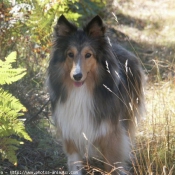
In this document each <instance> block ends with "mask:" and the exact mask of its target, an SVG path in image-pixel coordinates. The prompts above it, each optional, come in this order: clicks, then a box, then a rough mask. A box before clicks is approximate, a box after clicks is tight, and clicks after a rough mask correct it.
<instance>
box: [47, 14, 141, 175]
mask: <svg viewBox="0 0 175 175" xmlns="http://www.w3.org/2000/svg"><path fill="white" fill-rule="evenodd" d="M104 34H105V27H104V25H103V22H102V20H101V18H100V17H98V16H96V17H95V18H93V19H92V20H91V21H90V22H89V23H88V24H87V26H86V27H85V28H84V29H83V30H79V29H77V28H76V26H74V25H73V24H71V23H70V22H69V21H67V19H66V18H65V17H64V16H61V17H60V18H59V20H58V23H57V25H56V27H55V40H54V47H53V53H52V55H51V61H50V64H49V69H48V87H49V92H50V98H51V102H52V109H53V118H54V121H55V123H56V127H57V130H58V131H59V132H60V133H61V135H62V139H63V144H64V148H65V152H66V154H67V156H68V167H69V170H70V171H77V173H78V174H81V170H80V169H81V167H82V162H81V161H82V158H83V156H84V155H85V154H86V155H88V157H91V156H94V157H95V156H96V155H98V156H100V157H102V158H103V159H104V160H105V162H106V164H104V165H105V170H106V171H111V168H113V167H120V166H123V167H124V166H125V165H126V162H127V161H129V158H130V151H131V149H130V144H131V142H132V141H133V139H134V128H135V121H136V120H139V118H140V115H141V111H142V108H143V71H142V69H141V66H140V64H139V61H138V60H137V58H136V57H135V56H134V55H133V54H131V53H130V52H128V51H126V50H125V49H123V48H122V47H121V46H119V45H117V44H110V43H109V42H108V40H107V39H106V37H105V36H104ZM94 154H95V155H94ZM117 172H119V170H117V171H114V173H117Z"/></svg>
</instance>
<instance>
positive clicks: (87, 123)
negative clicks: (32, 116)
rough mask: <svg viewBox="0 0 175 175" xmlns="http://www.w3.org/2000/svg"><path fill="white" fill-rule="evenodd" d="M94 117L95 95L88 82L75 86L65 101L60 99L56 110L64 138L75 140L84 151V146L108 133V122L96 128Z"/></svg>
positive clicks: (56, 117) (55, 117)
mask: <svg viewBox="0 0 175 175" xmlns="http://www.w3.org/2000/svg"><path fill="white" fill-rule="evenodd" d="M94 117H95V116H94V106H93V97H92V95H91V94H90V93H89V92H88V90H87V87H86V84H84V85H83V86H81V87H79V88H76V87H75V88H73V89H72V91H71V92H70V94H69V96H68V99H67V100H66V102H65V103H60V101H58V103H57V107H56V110H55V112H54V119H55V122H56V125H57V127H59V128H60V129H61V132H62V137H63V139H67V140H73V141H74V143H75V144H76V146H77V148H78V149H79V150H80V152H84V148H83V147H84V146H85V145H86V144H87V143H93V142H94V141H95V140H96V139H97V138H99V137H100V136H102V135H105V134H106V133H107V130H108V126H107V124H106V123H105V122H104V123H103V122H102V123H101V124H100V125H99V126H98V128H96V127H95V125H94ZM83 133H84V134H85V136H86V138H87V139H88V141H86V139H85V137H84V135H83Z"/></svg>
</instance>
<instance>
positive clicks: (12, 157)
mask: <svg viewBox="0 0 175 175" xmlns="http://www.w3.org/2000/svg"><path fill="white" fill-rule="evenodd" d="M15 61H16V52H12V53H11V54H10V55H9V56H8V57H7V58H6V59H5V61H1V60H0V85H5V84H11V83H13V82H15V81H17V80H19V79H21V78H22V77H23V76H24V75H25V74H26V72H25V71H26V70H25V69H21V68H12V63H14V62H15ZM25 111H26V109H25V107H24V106H23V105H22V104H21V103H20V101H19V100H18V99H16V98H15V97H14V96H12V95H11V94H10V93H9V92H7V91H5V90H4V89H3V88H1V87H0V140H1V142H0V154H1V156H2V159H8V160H9V161H10V162H12V163H13V164H14V165H16V164H17V157H16V154H15V151H16V150H17V149H18V146H19V145H20V144H22V143H23V142H22V141H21V138H24V139H26V140H30V141H31V138H30V136H29V135H28V134H27V133H26V131H25V126H24V123H23V121H21V120H20V119H18V117H19V116H22V115H23V114H24V112H25Z"/></svg>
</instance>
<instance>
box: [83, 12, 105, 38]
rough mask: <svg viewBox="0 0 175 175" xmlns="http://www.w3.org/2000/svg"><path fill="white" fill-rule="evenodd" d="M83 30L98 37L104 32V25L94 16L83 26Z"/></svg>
mask: <svg viewBox="0 0 175 175" xmlns="http://www.w3.org/2000/svg"><path fill="white" fill-rule="evenodd" d="M84 31H85V32H86V33H87V34H88V35H90V36H92V37H100V36H104V34H105V26H104V24H103V21H102V19H101V18H100V17H99V16H98V15H97V16H95V17H94V18H93V19H92V20H91V21H90V22H89V23H88V24H87V25H86V27H85V28H84Z"/></svg>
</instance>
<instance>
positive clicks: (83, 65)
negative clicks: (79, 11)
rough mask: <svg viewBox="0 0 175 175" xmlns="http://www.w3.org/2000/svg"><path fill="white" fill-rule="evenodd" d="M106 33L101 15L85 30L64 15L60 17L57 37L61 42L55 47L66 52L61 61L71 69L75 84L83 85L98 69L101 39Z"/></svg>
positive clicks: (56, 29)
mask: <svg viewBox="0 0 175 175" xmlns="http://www.w3.org/2000/svg"><path fill="white" fill-rule="evenodd" d="M104 33H105V27H104V25H103V21H102V19H101V18H100V17H99V16H96V17H94V18H93V19H92V20H91V21H90V22H89V23H88V24H87V25H86V26H85V27H84V28H83V30H80V29H78V28H77V27H76V26H75V25H73V24H72V23H71V22H69V21H68V20H67V19H66V18H65V17H64V16H63V15H61V16H60V18H59V19H58V21H57V25H56V27H55V35H56V36H55V38H56V39H57V41H58V42H59V43H58V45H56V46H55V47H56V48H55V49H60V50H61V51H62V52H64V53H63V54H62V58H61V61H63V62H64V63H65V69H66V70H67V71H69V73H70V78H71V79H72V80H73V82H74V85H75V86H77V87H79V86H81V85H83V83H84V82H85V81H86V79H87V77H88V76H90V74H91V73H92V72H94V71H95V70H96V64H97V59H98V58H97V51H99V52H100V42H99V40H100V38H104ZM58 54H59V53H58ZM56 59H57V58H56Z"/></svg>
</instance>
